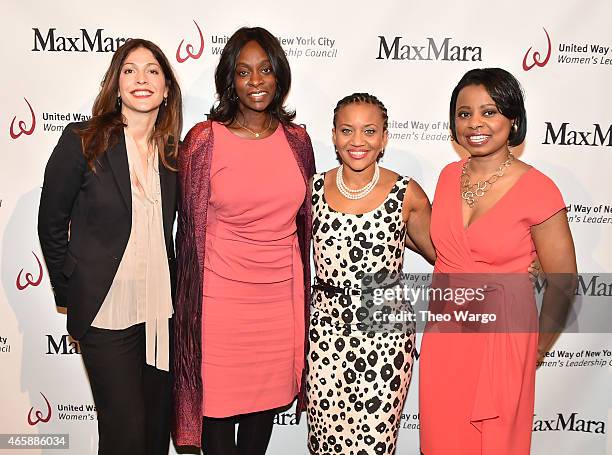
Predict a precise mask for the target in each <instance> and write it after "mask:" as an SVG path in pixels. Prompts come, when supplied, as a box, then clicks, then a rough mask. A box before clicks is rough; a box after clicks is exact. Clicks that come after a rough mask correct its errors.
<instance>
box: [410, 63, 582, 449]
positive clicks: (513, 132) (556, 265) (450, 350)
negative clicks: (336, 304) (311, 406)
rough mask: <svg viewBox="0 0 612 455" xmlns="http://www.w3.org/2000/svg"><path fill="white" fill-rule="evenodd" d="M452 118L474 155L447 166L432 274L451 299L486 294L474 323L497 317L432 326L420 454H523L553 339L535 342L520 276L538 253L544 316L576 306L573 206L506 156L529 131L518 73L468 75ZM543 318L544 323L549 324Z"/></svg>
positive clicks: (424, 369) (426, 339) (444, 305)
mask: <svg viewBox="0 0 612 455" xmlns="http://www.w3.org/2000/svg"><path fill="white" fill-rule="evenodd" d="M450 111H451V112H450V113H451V130H452V134H453V138H454V139H455V140H456V141H457V142H458V143H459V144H460V145H461V146H463V147H464V148H465V149H466V150H467V151H468V152H469V154H470V157H469V158H468V159H466V160H462V161H459V162H455V163H451V164H449V165H448V166H446V167H445V168H444V170H443V171H442V173H441V174H440V177H439V180H438V185H437V188H436V192H435V196H434V202H433V211H432V220H431V237H432V241H433V243H434V246H435V249H436V254H437V258H436V263H435V268H434V274H435V275H434V276H435V277H436V278H435V279H436V280H437V281H436V282H437V283H438V285H439V284H440V283H441V282H443V287H445V288H447V289H453V290H456V289H458V288H459V287H471V288H481V289H482V288H484V289H486V292H484V293H483V295H484V296H486V298H485V299H484V301H483V302H481V303H479V304H480V305H483V306H481V307H480V310H477V311H476V313H479V312H482V313H493V314H495V315H496V317H497V321H496V322H495V324H492V325H489V326H486V324H484V323H482V324H479V323H474V322H472V323H469V324H465V323H462V322H459V321H457V320H456V319H455V320H451V322H449V323H428V325H427V328H426V330H425V333H424V335H423V341H422V347H421V364H420V419H421V424H420V425H421V429H420V438H421V452H422V453H423V454H424V455H451V454H457V455H527V454H529V451H530V444H531V426H532V418H533V408H534V395H535V370H536V363H537V360H538V356H541V355H543V353H545V352H546V351H547V349H549V348H550V346H551V343H552V341H553V339H554V333H541V334H540V335H538V314H537V309H536V306H535V298H534V295H533V290H532V287H531V285H530V284H529V280H528V278H527V274H526V273H524V271H525V270H527V268H528V266H529V264H530V263H531V262H532V260H533V259H534V258H535V255H536V252H537V256H538V257H539V260H540V262H541V264H542V269H543V270H544V272H546V273H547V274H549V275H548V276H549V286H548V291H547V292H546V293H545V296H544V305H545V307H546V308H548V307H552V308H558V307H559V305H561V304H563V303H567V302H569V297H568V296H569V295H571V294H572V292H571V290H572V289H571V287H572V283H573V277H574V274H575V273H576V260H575V253H574V246H573V241H572V237H571V233H570V231H569V227H568V222H567V217H566V213H565V203H564V202H563V199H562V197H561V194H560V192H559V190H558V189H557V187H556V186H555V184H554V183H553V182H552V181H551V180H550V179H549V178H548V177H546V176H545V175H544V174H542V173H541V172H539V171H538V170H536V169H535V168H533V167H531V166H529V165H527V164H525V163H523V162H521V161H519V160H518V159H516V158H515V157H514V156H513V155H512V153H511V152H510V149H509V146H516V145H519V144H521V143H522V142H523V140H524V138H525V133H526V124H525V119H526V116H525V110H524V105H523V98H522V93H521V89H520V86H519V84H518V82H517V81H516V79H515V78H514V77H513V76H512V75H510V74H509V73H507V72H506V71H504V70H501V69H496V68H490V69H483V70H472V71H470V72H468V73H466V75H465V76H464V77H463V78H462V79H461V81H460V82H459V84H458V85H457V87H456V88H455V90H454V92H453V96H452V99H451V109H450ZM473 182H476V183H473ZM551 282H552V283H554V284H555V285H556V286H551V285H550V283H551ZM458 307H459V305H458V303H457V302H456V301H455V302H450V303H449V302H444V301H438V302H433V303H431V302H430V310H431V311H432V312H433V313H438V314H442V313H444V314H449V315H452V314H454V310H456V309H457V308H458ZM466 308H472V309H473V308H475V307H474V306H473V305H472V306H471V307H470V306H467V307H466ZM545 318H546V314H543V315H541V316H540V318H539V323H540V325H541V324H542V323H543V322H549V321H547V320H545ZM541 331H542V330H541Z"/></svg>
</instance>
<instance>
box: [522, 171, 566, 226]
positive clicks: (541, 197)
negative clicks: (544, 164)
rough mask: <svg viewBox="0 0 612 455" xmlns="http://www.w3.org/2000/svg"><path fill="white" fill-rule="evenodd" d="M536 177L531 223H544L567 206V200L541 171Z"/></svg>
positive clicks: (531, 203) (531, 202)
mask: <svg viewBox="0 0 612 455" xmlns="http://www.w3.org/2000/svg"><path fill="white" fill-rule="evenodd" d="M535 172H536V176H535V177H536V178H535V179H534V186H533V188H532V190H533V193H532V194H533V198H531V201H530V206H531V207H530V218H529V222H530V224H531V225H532V226H533V225H537V224H540V223H543V222H544V221H546V220H547V219H549V218H550V217H551V216H553V215H555V214H556V213H557V212H559V211H560V210H563V209H565V208H566V205H565V201H564V200H563V196H561V192H560V191H559V188H557V185H555V183H554V182H553V181H552V180H551V179H550V178H549V177H547V176H546V175H544V174H542V173H541V172H539V171H535Z"/></svg>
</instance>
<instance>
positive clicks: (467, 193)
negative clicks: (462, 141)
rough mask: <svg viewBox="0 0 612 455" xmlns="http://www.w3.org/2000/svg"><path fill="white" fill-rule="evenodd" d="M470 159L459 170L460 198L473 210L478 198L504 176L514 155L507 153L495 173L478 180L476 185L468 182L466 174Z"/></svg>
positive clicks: (468, 175) (468, 176)
mask: <svg viewBox="0 0 612 455" xmlns="http://www.w3.org/2000/svg"><path fill="white" fill-rule="evenodd" d="M471 159H472V158H471V157H470V158H468V160H467V161H466V162H465V163H463V168H462V169H461V198H462V199H463V200H464V201H465V202H466V203H467V205H468V206H469V207H470V208H473V207H474V205H476V202H478V198H481V197H483V196H484V195H485V194H486V192H487V191H489V189H490V188H491V187H492V186H493V184H494V183H495V182H497V181H498V180H499V178H500V177H502V176H503V175H504V173H505V172H506V169H508V167H509V166H510V165H511V164H512V162H513V161H514V155H513V154H512V152H508V158H507V159H506V161H504V162H503V163H502V164H501V165H500V166H499V167H498V168H497V171H495V172H494V173H493V175H491V177H489V178H488V179H486V180H478V181H477V182H476V183H472V182H471V181H470V174H469V173H468V166H469V164H470V160H471Z"/></svg>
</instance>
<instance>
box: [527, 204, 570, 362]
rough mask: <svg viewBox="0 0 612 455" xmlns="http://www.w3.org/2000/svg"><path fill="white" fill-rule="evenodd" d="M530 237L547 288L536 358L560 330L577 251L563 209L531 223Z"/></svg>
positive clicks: (567, 306)
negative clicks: (533, 223) (542, 220)
mask: <svg viewBox="0 0 612 455" xmlns="http://www.w3.org/2000/svg"><path fill="white" fill-rule="evenodd" d="M531 237H532V238H533V242H534V244H535V247H536V251H537V253H538V258H539V260H540V263H541V265H542V271H543V272H544V273H546V282H547V286H546V290H545V291H544V296H543V301H542V311H541V312H540V338H539V341H538V361H541V360H542V358H543V357H544V355H545V354H546V353H547V352H548V351H549V350H550V349H551V348H552V346H553V344H554V343H555V341H556V339H557V338H558V337H559V335H560V334H561V332H562V331H563V327H564V325H565V319H566V317H567V313H568V310H569V307H570V305H571V304H572V301H573V299H574V293H575V290H576V284H577V267H576V252H575V250H574V241H573V239H572V233H571V232H570V229H569V224H568V222H567V214H566V211H565V210H561V211H559V212H557V213H556V214H555V215H553V216H552V217H550V218H548V219H547V220H546V221H544V222H542V223H540V224H538V225H536V226H532V228H531Z"/></svg>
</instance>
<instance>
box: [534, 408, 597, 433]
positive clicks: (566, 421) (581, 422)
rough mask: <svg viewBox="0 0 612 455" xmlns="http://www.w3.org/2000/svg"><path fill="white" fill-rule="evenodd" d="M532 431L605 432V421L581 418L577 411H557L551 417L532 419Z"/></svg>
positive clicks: (535, 417)
mask: <svg viewBox="0 0 612 455" xmlns="http://www.w3.org/2000/svg"><path fill="white" fill-rule="evenodd" d="M533 431H578V432H581V433H599V434H605V433H606V423H605V422H603V421H601V420H590V419H588V418H583V417H582V416H580V415H579V414H578V413H577V412H572V413H571V414H567V413H561V412H559V413H558V414H557V415H556V416H555V417H553V418H551V419H545V418H539V417H538V416H537V415H536V416H534V419H533Z"/></svg>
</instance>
